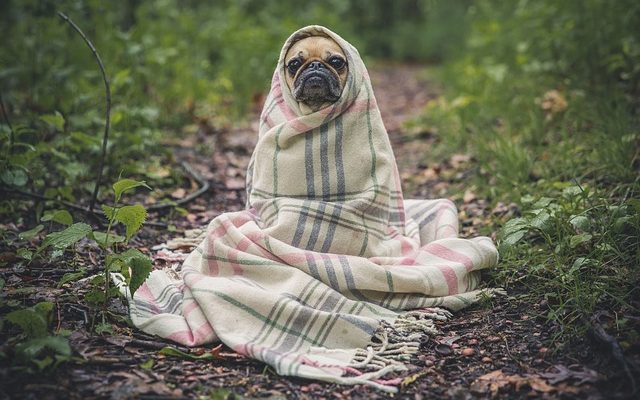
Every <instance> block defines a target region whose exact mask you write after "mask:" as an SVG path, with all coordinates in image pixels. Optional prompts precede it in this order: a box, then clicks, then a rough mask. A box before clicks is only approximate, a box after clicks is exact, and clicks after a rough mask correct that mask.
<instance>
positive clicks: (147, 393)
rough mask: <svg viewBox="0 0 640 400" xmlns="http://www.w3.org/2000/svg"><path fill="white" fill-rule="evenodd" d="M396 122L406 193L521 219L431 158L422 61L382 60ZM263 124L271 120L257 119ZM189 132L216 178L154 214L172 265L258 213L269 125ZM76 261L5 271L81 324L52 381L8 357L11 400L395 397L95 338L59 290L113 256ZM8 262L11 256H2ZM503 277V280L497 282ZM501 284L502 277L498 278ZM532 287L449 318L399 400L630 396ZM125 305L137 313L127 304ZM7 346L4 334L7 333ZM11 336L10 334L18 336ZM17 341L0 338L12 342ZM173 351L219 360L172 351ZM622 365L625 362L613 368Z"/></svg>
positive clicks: (469, 165)
mask: <svg viewBox="0 0 640 400" xmlns="http://www.w3.org/2000/svg"><path fill="white" fill-rule="evenodd" d="M371 75H372V79H373V85H374V89H375V92H376V96H377V99H378V103H379V107H380V109H381V112H382V116H383V120H384V121H385V125H386V127H387V129H388V131H389V135H390V138H391V141H392V144H393V147H394V151H395V155H396V158H397V160H398V164H399V168H400V171H401V176H402V178H403V181H404V184H405V186H404V188H405V197H407V198H410V197H420V198H434V197H449V198H452V199H453V200H454V201H456V203H457V205H458V206H459V207H460V218H461V224H462V234H463V235H464V236H467V237H469V236H474V235H477V234H478V232H479V231H481V230H482V229H483V228H484V230H485V231H486V229H487V227H490V226H491V223H490V222H489V221H490V217H491V216H495V215H500V216H505V215H506V216H509V215H517V213H518V209H517V206H515V205H514V204H510V205H509V204H498V205H491V204H490V203H489V201H488V200H486V199H482V198H478V197H477V196H476V195H475V194H474V192H473V190H472V188H471V189H470V188H469V187H468V184H469V182H468V180H467V178H468V177H469V176H470V175H471V174H472V171H473V170H474V168H477V166H476V165H474V160H473V158H471V157H469V156H468V155H465V154H453V155H451V156H448V157H447V158H445V159H435V158H433V156H430V149H431V148H432V147H433V146H434V144H435V143H436V142H437V141H438V140H440V139H439V138H438V137H437V135H436V134H433V133H430V132H419V131H411V130H408V129H406V128H404V122H405V121H407V120H409V119H411V118H412V117H415V116H416V115H417V114H418V113H419V112H420V111H421V110H423V108H424V106H425V104H426V103H427V102H428V101H429V100H430V99H433V98H436V97H437V96H438V94H439V92H440V91H441V90H440V88H439V87H438V86H437V85H435V84H434V83H432V82H430V81H429V80H428V79H425V77H424V69H423V68H421V67H418V66H405V65H382V66H377V67H374V68H373V69H372V71H371ZM253 119H254V120H255V119H257V114H256V116H255V117H254V118H253ZM187 130H188V131H190V134H188V135H187V136H186V137H184V138H181V139H179V140H172V141H168V145H170V146H172V148H174V151H175V158H176V160H178V161H187V162H189V163H190V164H191V166H192V167H193V168H194V169H196V170H197V171H198V172H199V173H200V175H202V177H203V178H204V179H206V180H208V181H209V182H210V183H211V189H210V190H209V191H208V192H207V193H205V194H204V195H202V196H200V197H198V198H197V199H195V200H194V201H192V202H191V203H189V204H187V205H185V206H184V207H185V209H186V212H185V213H183V214H179V213H174V214H173V215H162V216H160V215H154V214H152V215H150V217H149V219H150V220H152V221H154V220H155V221H160V220H162V221H164V222H165V223H169V224H171V225H173V226H174V227H175V229H172V231H170V230H169V229H166V228H161V227H154V226H152V225H147V226H145V227H144V228H143V230H142V231H141V232H140V234H139V235H138V236H137V237H136V238H134V240H132V242H131V244H132V245H133V246H135V247H137V248H138V249H140V250H141V251H143V252H146V253H150V254H152V258H153V259H154V261H155V263H156V265H157V266H158V267H161V266H164V265H166V264H167V263H171V262H172V260H171V257H170V255H167V254H166V253H163V252H162V251H159V250H154V246H155V245H157V244H159V243H163V242H164V241H166V240H168V239H169V238H171V237H177V236H180V235H181V233H182V232H183V231H184V230H185V229H189V228H194V227H202V226H204V225H206V224H207V223H208V222H209V221H210V220H211V219H212V218H213V217H215V216H217V215H219V214H220V213H222V212H225V211H237V210H241V209H243V208H244V201H245V194H244V174H245V169H246V167H247V164H248V160H249V157H250V155H251V151H252V148H253V146H254V144H255V140H256V135H257V134H256V132H257V123H256V122H254V123H252V124H250V125H247V126H245V127H239V128H233V129H229V130H227V131H214V130H211V129H208V128H207V127H206V126H200V127H196V126H194V127H191V128H189V129H187ZM195 187H197V183H196V182H195V181H193V182H191V181H190V182H187V181H185V184H184V187H183V188H179V189H175V191H173V192H172V196H173V197H174V198H175V199H180V198H183V197H184V196H185V194H187V193H188V192H190V191H192V190H193V189H194V188H195ZM79 248H80V251H79V252H78V253H76V255H75V256H74V259H73V260H69V265H68V266H64V267H63V266H61V265H60V264H59V263H58V265H39V266H32V267H31V268H29V269H23V270H15V269H12V267H11V266H10V263H9V264H8V265H9V266H7V267H2V268H1V269H0V273H1V275H2V276H3V277H4V279H5V281H6V287H5V294H4V296H5V300H8V299H14V300H20V301H22V302H24V303H26V304H32V303H35V302H37V301H44V300H48V301H51V302H53V303H55V304H56V310H54V315H55V319H54V325H57V329H58V330H60V329H68V330H70V331H72V332H73V333H72V334H71V336H70V337H69V339H70V343H71V345H72V348H73V350H74V354H75V356H76V357H74V359H73V360H72V361H71V362H68V363H66V364H64V365H62V366H60V367H59V368H58V369H57V370H56V371H55V372H53V374H51V375H23V374H19V373H16V372H15V371H14V370H12V369H11V368H10V367H9V366H7V365H5V364H4V362H3V361H0V397H8V398H25V399H38V400H44V399H54V398H70V399H76V398H77V399H80V398H82V399H88V398H111V399H127V398H139V399H161V398H198V397H200V398H212V399H224V398H260V399H266V398H269V399H279V398H291V399H323V398H342V399H346V398H360V399H376V398H389V397H390V396H391V395H389V394H387V393H382V392H378V391H376V390H374V389H371V388H369V387H363V386H353V387H352V386H340V385H336V384H330V383H324V382H315V381H309V380H304V379H300V378H292V377H282V376H278V375H276V374H275V373H274V372H273V370H272V369H271V368H270V367H268V366H265V365H264V364H262V363H261V362H258V361H255V360H252V359H249V358H245V357H243V356H240V355H237V354H235V353H233V352H232V351H231V350H229V349H226V348H224V347H222V348H216V347H215V346H210V347H207V348H200V349H187V348H183V347H180V346H175V345H174V344H172V343H169V342H165V341H162V340H160V339H158V338H155V337H151V336H148V335H145V334H143V333H141V332H140V331H138V330H135V329H132V328H130V327H129V326H127V325H126V323H124V322H113V333H112V334H104V335H98V334H95V333H90V325H91V321H90V319H91V318H90V313H89V309H88V308H87V307H86V306H85V305H84V304H82V301H81V300H78V294H79V293H82V292H83V291H86V290H87V280H86V279H84V280H79V281H76V282H72V283H68V284H65V285H63V286H62V287H61V288H57V282H58V281H59V279H60V277H61V276H62V274H64V273H65V272H68V271H70V270H76V269H77V268H78V267H79V266H83V265H84V266H86V267H87V268H88V269H87V276H89V275H91V274H92V273H93V274H95V273H97V272H99V270H100V268H101V267H100V264H101V263H100V261H101V260H100V257H99V256H98V254H99V251H98V250H97V249H95V248H92V247H90V246H87V247H82V244H81V245H80V246H79ZM2 250H3V251H4V253H3V254H4V255H5V256H6V254H7V252H10V249H2ZM489 274H490V273H489ZM489 278H490V276H489ZM524 291H525V288H524V287H517V286H516V287H513V288H509V290H508V296H505V297H499V298H495V299H492V300H489V301H488V302H487V303H484V304H479V305H476V306H474V307H472V308H470V309H467V310H464V311H462V312H459V313H457V314H456V315H455V316H454V318H452V319H451V320H449V321H446V322H438V328H439V333H438V334H437V335H436V336H434V337H432V338H431V339H430V340H429V341H428V342H426V343H425V344H424V346H423V347H422V348H421V352H420V354H419V355H417V357H415V358H414V359H413V360H412V362H411V364H410V365H409V372H408V373H405V374H404V376H406V377H407V378H406V379H405V380H404V382H403V385H402V386H401V388H400V392H399V393H398V394H396V395H394V396H393V398H402V399H405V398H406V399H422V398H436V399H438V398H457V399H467V398H496V397H497V398H529V397H532V398H593V399H597V398H611V397H624V396H625V393H626V392H625V390H627V388H626V387H625V385H624V384H621V382H624V373H623V372H622V371H620V370H619V368H618V369H616V368H615V362H614V361H613V360H612V359H611V356H610V355H609V354H608V353H607V351H606V350H604V351H599V350H598V349H594V348H593V347H592V346H591V345H590V344H589V342H588V340H587V339H584V340H579V339H576V341H575V342H574V343H572V344H570V345H567V346H564V347H559V346H558V345H557V344H556V343H554V342H553V341H552V333H553V331H554V329H555V328H556V327H553V326H550V325H549V324H548V323H547V322H546V320H545V319H544V317H541V315H543V314H544V308H545V301H544V300H543V299H539V301H537V302H531V301H530V300H528V301H525V300H523V298H522V296H521V295H522V294H523V293H524ZM113 309H114V310H115V311H117V312H120V313H122V314H124V313H125V312H126V308H125V306H124V305H123V304H116V305H114V307H113ZM0 339H3V338H0ZM4 339H6V338H4ZM1 341H3V340H0V342H1ZM165 346H173V347H175V348H178V349H180V350H183V351H185V352H192V353H194V354H206V353H209V354H212V355H214V357H212V359H210V360H194V359H188V358H186V357H171V356H167V355H162V354H160V353H159V350H160V349H161V348H163V347H165ZM612 366H613V367H612Z"/></svg>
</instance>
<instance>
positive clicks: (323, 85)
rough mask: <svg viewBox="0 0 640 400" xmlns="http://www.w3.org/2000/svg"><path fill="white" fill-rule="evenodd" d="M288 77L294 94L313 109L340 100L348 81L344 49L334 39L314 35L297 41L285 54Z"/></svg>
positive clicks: (315, 109) (288, 82) (316, 109)
mask: <svg viewBox="0 0 640 400" xmlns="http://www.w3.org/2000/svg"><path fill="white" fill-rule="evenodd" d="M285 65H286V68H287V72H286V80H287V84H288V85H289V89H291V91H292V93H293V95H294V97H295V99H296V100H298V101H299V102H303V103H305V104H306V105H307V106H308V107H309V108H311V109H312V110H313V111H318V110H319V109H321V108H324V107H326V106H327V105H329V104H331V103H334V102H336V101H337V100H338V99H339V98H340V95H341V94H342V89H343V88H344V84H345V82H346V80H347V73H348V69H349V67H348V65H347V61H346V57H345V55H344V52H343V51H342V49H341V48H340V46H339V45H338V44H337V43H336V42H334V41H333V40H332V39H329V38H327V37H323V36H311V37H307V38H305V39H302V40H300V41H298V42H296V43H295V44H294V45H293V46H291V48H290V49H289V51H288V52H287V55H286V57H285Z"/></svg>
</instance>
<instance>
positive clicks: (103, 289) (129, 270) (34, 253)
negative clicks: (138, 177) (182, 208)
mask: <svg viewBox="0 0 640 400" xmlns="http://www.w3.org/2000/svg"><path fill="white" fill-rule="evenodd" d="M139 187H145V188H147V189H150V188H149V186H147V184H146V183H145V182H141V181H135V180H133V179H122V180H119V181H118V182H116V183H114V184H113V192H114V202H113V204H112V205H110V206H107V205H103V206H102V208H103V211H104V213H105V215H106V217H107V220H108V225H107V229H106V231H99V230H93V229H92V227H91V226H90V225H88V224H86V223H84V222H76V223H73V221H72V218H71V215H70V214H69V213H68V212H66V211H63V210H58V211H54V212H49V213H47V214H45V216H44V217H43V219H42V220H43V221H44V222H46V221H55V222H58V223H61V224H63V225H66V226H67V228H65V229H64V230H61V231H56V232H51V233H49V234H47V235H46V236H45V238H44V240H43V241H42V243H41V244H40V246H38V247H37V248H36V249H35V250H31V249H29V248H22V249H20V250H18V254H19V255H20V256H21V257H22V258H24V259H25V260H27V261H28V262H31V261H32V260H33V259H34V258H36V257H45V252H46V251H47V250H51V253H50V254H49V257H53V258H56V257H59V256H60V255H61V254H62V252H64V250H65V249H67V248H69V247H71V246H73V245H75V244H76V243H77V242H78V241H80V240H81V239H84V238H88V239H90V240H93V241H94V242H95V243H96V244H97V245H98V246H100V248H102V250H103V252H104V260H105V261H104V270H103V272H102V273H101V274H99V275H96V276H94V277H93V278H92V279H91V281H90V282H91V285H92V287H91V290H90V291H89V292H88V293H87V294H86V297H85V300H86V301H87V302H88V303H90V304H92V305H94V306H98V305H101V306H102V311H103V312H105V311H106V309H107V305H108V302H109V300H110V299H112V298H113V297H114V296H116V295H117V294H118V293H119V290H118V288H116V287H113V286H112V285H111V284H110V282H111V278H110V273H111V272H118V273H121V274H122V275H123V276H124V282H125V283H126V285H127V286H128V288H129V291H130V293H131V295H133V293H135V291H136V290H137V289H138V287H140V285H141V284H142V283H143V282H144V280H145V279H146V278H147V276H148V275H149V273H150V271H151V267H152V264H151V260H150V259H149V257H147V256H146V255H144V254H143V253H141V252H140V251H139V250H137V249H135V248H129V249H126V250H124V251H122V250H121V248H122V247H124V246H126V245H127V243H128V242H129V240H130V239H131V237H132V236H133V235H134V234H135V233H136V232H138V230H140V228H141V227H142V224H143V223H144V221H145V219H146V216H147V212H146V210H145V208H144V207H143V206H141V205H139V204H134V205H123V204H122V202H121V200H122V195H123V194H124V193H125V192H128V191H131V190H133V189H135V188H139ZM118 224H120V225H122V226H123V228H124V236H122V235H118V234H117V233H114V227H115V226H116V225H118ZM42 229H44V226H43V225H38V226H36V227H35V228H33V229H31V230H29V231H26V232H22V233H21V237H22V238H23V239H26V238H32V237H34V236H35V235H36V234H37V233H38V232H40V231H41V230H42ZM81 276H82V275H81V274H80V273H69V274H66V275H65V276H63V278H62V279H61V281H60V283H59V284H60V285H62V284H63V283H66V282H68V281H71V280H74V279H77V278H79V277H81Z"/></svg>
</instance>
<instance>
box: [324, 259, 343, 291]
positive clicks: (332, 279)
mask: <svg viewBox="0 0 640 400" xmlns="http://www.w3.org/2000/svg"><path fill="white" fill-rule="evenodd" d="M322 262H323V263H324V268H325V270H326V271H327V277H328V278H329V285H331V287H332V288H333V289H335V290H340V284H339V283H338V277H337V276H336V270H335V268H333V263H332V262H331V257H329V256H328V255H326V254H322Z"/></svg>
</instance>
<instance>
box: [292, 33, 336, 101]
mask: <svg viewBox="0 0 640 400" xmlns="http://www.w3.org/2000/svg"><path fill="white" fill-rule="evenodd" d="M334 54H339V55H341V56H342V58H345V59H346V56H345V54H344V52H343V51H342V49H341V48H340V46H338V44H337V43H336V42H334V41H333V40H332V39H329V38H327V37H323V36H311V37H308V38H304V39H302V40H299V41H297V42H296V43H294V44H293V46H291V48H290V49H289V51H288V52H287V55H286V57H285V65H287V64H289V61H291V59H292V58H295V57H298V56H302V59H303V60H304V61H303V64H302V67H301V68H300V69H298V72H297V73H296V74H295V76H291V74H290V73H289V72H287V73H286V77H287V85H289V89H293V82H294V81H295V79H296V77H297V76H298V75H299V74H300V71H302V70H304V69H305V68H306V66H307V65H308V64H309V63H311V62H312V61H321V62H322V63H323V64H325V65H326V66H327V68H329V69H330V70H331V71H333V72H335V73H336V75H337V76H338V77H339V78H340V84H341V86H342V87H344V84H345V82H346V80H347V72H348V66H347V68H343V69H342V71H340V72H338V71H336V70H335V69H334V68H332V67H331V66H330V65H329V64H328V63H327V61H328V60H329V58H330V57H331V56H332V55H334Z"/></svg>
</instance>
